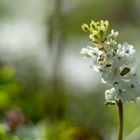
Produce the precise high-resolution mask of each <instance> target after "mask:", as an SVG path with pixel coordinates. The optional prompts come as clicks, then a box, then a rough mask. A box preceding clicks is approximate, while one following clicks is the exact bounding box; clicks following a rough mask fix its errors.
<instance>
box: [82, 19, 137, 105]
mask: <svg viewBox="0 0 140 140" xmlns="http://www.w3.org/2000/svg"><path fill="white" fill-rule="evenodd" d="M108 26H109V22H108V21H100V22H94V21H92V22H91V24H90V26H88V25H87V24H84V25H83V26H82V28H83V29H84V28H85V27H88V30H86V31H89V33H90V35H89V37H90V39H91V40H92V41H93V44H94V47H90V46H88V47H87V48H82V50H81V52H80V53H81V54H82V55H83V56H84V57H90V58H92V60H93V65H94V70H95V71H96V72H98V73H99V74H100V76H101V81H102V82H103V83H106V84H108V85H109V86H110V87H111V89H108V90H106V91H105V99H106V102H110V103H114V102H116V101H117V100H121V101H131V100H133V101H136V99H137V97H139V96H140V94H139V92H140V79H139V77H138V75H137V74H136V66H137V64H136V60H135V57H134V54H135V52H136V51H135V49H134V47H133V46H132V45H130V44H128V43H123V44H117V42H116V38H117V36H118V32H116V31H114V30H111V32H110V34H107V30H108ZM84 30H85V29H84Z"/></svg>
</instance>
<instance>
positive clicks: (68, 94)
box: [0, 0, 140, 140]
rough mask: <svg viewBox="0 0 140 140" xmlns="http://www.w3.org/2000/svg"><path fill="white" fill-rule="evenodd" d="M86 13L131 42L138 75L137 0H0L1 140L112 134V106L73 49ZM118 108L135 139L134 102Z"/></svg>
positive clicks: (83, 38)
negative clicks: (121, 108)
mask: <svg viewBox="0 0 140 140" xmlns="http://www.w3.org/2000/svg"><path fill="white" fill-rule="evenodd" d="M92 19H93V20H95V21H97V20H101V19H103V20H106V19H107V20H109V22H110V29H112V28H113V29H115V30H118V31H119V33H120V34H119V37H118V42H120V43H123V42H125V41H127V42H128V43H130V44H133V45H134V46H135V49H136V50H137V53H136V58H137V62H138V73H139V74H140V61H139V59H140V56H139V53H140V47H139V45H140V1H139V0H85V1H84V0H0V140H115V139H116V138H117V137H116V135H117V122H118V114H117V108H116V106H110V107H106V106H105V105H104V102H105V99H104V90H105V89H106V86H105V85H103V84H101V82H100V77H99V75H98V74H97V73H95V72H94V71H93V69H92V62H91V61H90V60H88V59H87V60H86V59H83V58H82V57H81V56H80V54H79V52H80V50H81V48H82V47H85V46H87V45H91V42H90V40H89V39H88V36H87V34H85V33H84V32H83V31H82V29H81V25H82V23H85V22H86V23H90V21H91V20H92ZM124 108H125V112H124V128H125V129H124V138H125V140H140V134H139V132H140V102H139V101H138V102H137V103H133V102H130V103H125V105H124Z"/></svg>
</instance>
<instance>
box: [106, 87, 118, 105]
mask: <svg viewBox="0 0 140 140" xmlns="http://www.w3.org/2000/svg"><path fill="white" fill-rule="evenodd" d="M116 96H117V92H116V89H115V88H111V89H109V90H106V91H105V99H106V101H107V102H114V101H115V100H116V99H117V98H116Z"/></svg>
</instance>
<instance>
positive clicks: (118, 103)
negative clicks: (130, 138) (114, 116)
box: [116, 100, 123, 140]
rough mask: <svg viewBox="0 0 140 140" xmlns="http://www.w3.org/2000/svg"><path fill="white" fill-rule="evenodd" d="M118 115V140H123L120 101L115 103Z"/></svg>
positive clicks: (121, 105)
mask: <svg viewBox="0 0 140 140" xmlns="http://www.w3.org/2000/svg"><path fill="white" fill-rule="evenodd" d="M116 103H117V106H118V113H119V130H118V140H123V103H122V101H121V100H118V101H116Z"/></svg>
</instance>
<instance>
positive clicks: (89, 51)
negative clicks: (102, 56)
mask: <svg viewBox="0 0 140 140" xmlns="http://www.w3.org/2000/svg"><path fill="white" fill-rule="evenodd" d="M98 51H99V50H98V49H97V48H96V47H94V48H93V47H91V46H88V47H86V48H82V49H81V51H80V54H81V55H83V56H84V57H92V58H96V57H97V56H98Z"/></svg>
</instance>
